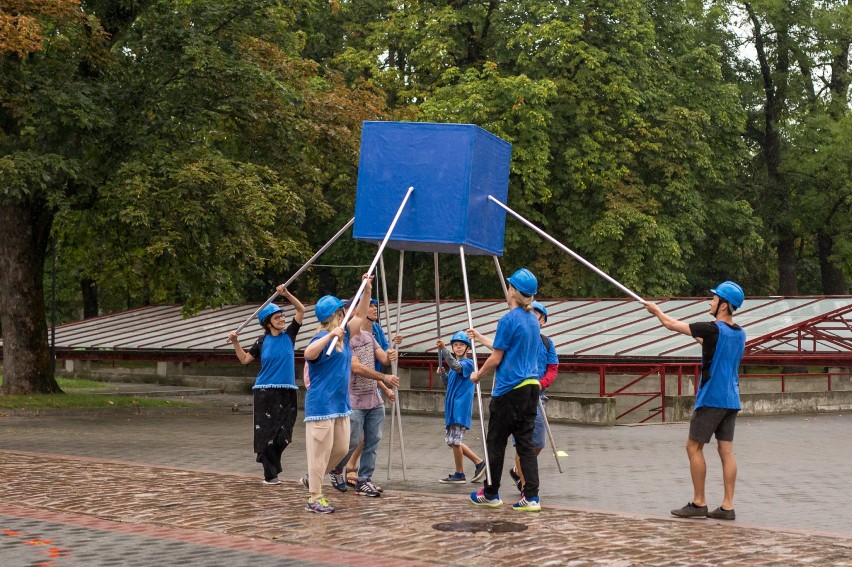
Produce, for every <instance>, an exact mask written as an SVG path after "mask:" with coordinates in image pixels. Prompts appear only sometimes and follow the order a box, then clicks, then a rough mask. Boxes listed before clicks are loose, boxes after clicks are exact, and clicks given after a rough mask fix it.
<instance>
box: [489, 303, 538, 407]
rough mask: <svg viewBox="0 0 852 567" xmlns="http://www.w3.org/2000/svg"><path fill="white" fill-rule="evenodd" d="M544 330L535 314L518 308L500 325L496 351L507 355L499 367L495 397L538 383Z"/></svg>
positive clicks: (504, 318)
mask: <svg viewBox="0 0 852 567" xmlns="http://www.w3.org/2000/svg"><path fill="white" fill-rule="evenodd" d="M540 329H541V327H540V326H539V324H538V318H536V316H535V314H534V313H533V311H532V310H530V311H527V310H526V309H524V308H523V307H515V308H514V309H512V310H511V311H509V312H508V313H506V314H505V315H503V316H502V317H500V321H498V322H497V333H496V334H495V336H494V347H493V348H495V349H500V350H502V351H504V353H503V360H502V361H501V362H500V365H499V366H498V367H497V372H496V374H495V378H494V390H493V391H492V392H491V395H492V396H495V397H496V396H502V395H504V394H507V393H508V392H510V391H511V390H512V389H514V388H515V387H516V386H518V385H519V384H520V383H521V382H523V381H524V380H527V379H529V378H533V379H536V380H537V379H538V378H539V374H538V353H539V347H540V346H543V345H542V344H541V337H540Z"/></svg>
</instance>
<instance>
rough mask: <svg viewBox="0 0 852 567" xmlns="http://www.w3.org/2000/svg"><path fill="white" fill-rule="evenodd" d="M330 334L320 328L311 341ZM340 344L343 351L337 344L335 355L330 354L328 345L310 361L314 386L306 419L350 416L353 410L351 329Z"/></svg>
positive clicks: (306, 401)
mask: <svg viewBox="0 0 852 567" xmlns="http://www.w3.org/2000/svg"><path fill="white" fill-rule="evenodd" d="M327 334H328V331H320V332H319V333H317V334H316V335H315V336H314V338H312V339H311V343H313V342H314V341H316V340H319V339H321V338H322V337H324V336H325V335H327ZM340 344H341V345H343V350H340V351H338V350H337V348H336V347H335V348H333V349H331V354H326V353H325V352H326V350H327V349H328V346H326V347H324V348H323V350H322V354H320V356H319V358H317V359H316V360H309V361H308V372H309V374H310V376H311V387H310V388H308V392H307V393H306V394H305V421H319V420H321V419H334V418H336V417H346V416H347V415H349V414H350V413H352V406H351V405H350V404H349V376H350V374H351V373H352V349H350V348H349V329H348V328H347V329H346V333H345V334H344V336H343V340H342V341H340Z"/></svg>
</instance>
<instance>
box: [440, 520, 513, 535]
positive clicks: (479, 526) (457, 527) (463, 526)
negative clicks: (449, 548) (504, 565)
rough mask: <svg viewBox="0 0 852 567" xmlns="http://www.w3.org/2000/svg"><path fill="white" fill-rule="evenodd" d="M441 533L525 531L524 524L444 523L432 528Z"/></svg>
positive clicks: (486, 522)
mask: <svg viewBox="0 0 852 567" xmlns="http://www.w3.org/2000/svg"><path fill="white" fill-rule="evenodd" d="M432 527H433V528H434V529H436V530H439V531H442V532H488V533H492V534H504V533H508V532H522V531H524V530H526V529H527V526H526V524H518V523H516V522H492V521H484V522H444V523H441V524H435V525H434V526H432Z"/></svg>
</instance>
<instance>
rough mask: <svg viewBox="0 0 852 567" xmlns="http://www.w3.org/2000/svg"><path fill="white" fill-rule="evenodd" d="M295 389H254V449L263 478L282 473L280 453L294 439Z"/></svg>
mask: <svg viewBox="0 0 852 567" xmlns="http://www.w3.org/2000/svg"><path fill="white" fill-rule="evenodd" d="M296 396H297V391H296V390H293V389H284V388H263V389H257V390H254V451H255V453H257V459H256V460H257V462H258V463H260V464H262V465H263V478H265V479H266V480H272V479H273V478H275V477H276V476H278V473H280V472H281V453H283V452H284V449H286V448H287V445H289V444H290V441H292V439H293V426H294V425H295V423H296V414H297V412H298V406H297V405H296Z"/></svg>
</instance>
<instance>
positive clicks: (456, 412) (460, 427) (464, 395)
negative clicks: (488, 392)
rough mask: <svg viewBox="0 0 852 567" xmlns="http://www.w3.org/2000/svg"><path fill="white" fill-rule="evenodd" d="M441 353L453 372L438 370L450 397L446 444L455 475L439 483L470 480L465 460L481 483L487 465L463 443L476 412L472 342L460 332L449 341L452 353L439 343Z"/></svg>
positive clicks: (445, 401)
mask: <svg viewBox="0 0 852 567" xmlns="http://www.w3.org/2000/svg"><path fill="white" fill-rule="evenodd" d="M436 344H437V346H438V349H439V350H440V351H441V358H442V359H443V363H444V364H446V365H447V366H448V367H449V369H450V371H449V372H446V371H445V370H444V368H443V365H442V366H441V367H440V368H438V373H439V374H440V375H441V377H442V379H445V380H446V385H447V394H446V396H445V400H444V419H445V422H446V426H447V433H446V436H445V440H446V442H447V445H449V446H450V448H451V449H452V450H453V461H454V462H455V467H456V468H455V472H453V473H451V474H449V475H448V476H447V477H446V478H442V479H441V480H439V482H443V483H444V484H464V483H465V482H467V479H466V477H465V475H464V464H463V463H464V459H463V457H467V458H468V459H470V460H471V462H473V464H474V465H476V469H475V470H474V473H473V478H472V480H473V482H478V481H480V480H482V477H483V476H484V475H485V461H484V460H482V459H480V458H479V456H477V454H476V453H474V452H473V450H471V448H470V447H468V446H467V445H465V444H464V443H463V440H464V432H465V431H466V430H468V429H470V418H471V413H472V412H473V391H474V386H473V382H471V381H470V375H471V374H472V373H473V361H472V360H471V359H470V358H468V357H467V351H468V349H469V348H470V339H468V338H467V334H466V333H465V332H464V331H458V332H457V333H456V334H454V335H453V336H452V338H451V339H450V347H451V348H452V351H451V350H450V349H448V348H447V347H446V345H445V344H444V341H442V340H441V339H438V340H437V342H436Z"/></svg>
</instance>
